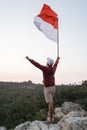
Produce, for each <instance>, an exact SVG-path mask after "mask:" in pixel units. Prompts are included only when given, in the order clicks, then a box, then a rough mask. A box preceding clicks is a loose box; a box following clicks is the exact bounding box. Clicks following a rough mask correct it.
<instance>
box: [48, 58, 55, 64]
mask: <svg viewBox="0 0 87 130" xmlns="http://www.w3.org/2000/svg"><path fill="white" fill-rule="evenodd" d="M53 64H54V60H53V59H52V58H47V65H48V66H52V65H53Z"/></svg>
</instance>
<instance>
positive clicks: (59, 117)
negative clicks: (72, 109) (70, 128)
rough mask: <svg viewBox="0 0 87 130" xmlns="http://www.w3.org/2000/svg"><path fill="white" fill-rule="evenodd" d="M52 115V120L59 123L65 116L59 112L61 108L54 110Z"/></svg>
mask: <svg viewBox="0 0 87 130" xmlns="http://www.w3.org/2000/svg"><path fill="white" fill-rule="evenodd" d="M54 113H55V115H54V118H55V120H56V121H59V120H60V119H62V118H63V117H64V116H65V114H64V113H63V112H62V111H61V107H58V108H55V110H54Z"/></svg>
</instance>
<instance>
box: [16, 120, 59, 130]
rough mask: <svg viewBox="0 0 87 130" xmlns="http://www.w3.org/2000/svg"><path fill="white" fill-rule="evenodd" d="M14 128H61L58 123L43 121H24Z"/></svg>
mask: <svg viewBox="0 0 87 130" xmlns="http://www.w3.org/2000/svg"><path fill="white" fill-rule="evenodd" d="M14 130H61V129H60V126H58V124H45V123H44V122H43V121H33V122H31V123H30V122H26V123H24V124H21V125H18V126H17V127H16V128H15V129H14Z"/></svg>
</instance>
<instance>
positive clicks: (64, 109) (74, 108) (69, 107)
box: [61, 102, 84, 114]
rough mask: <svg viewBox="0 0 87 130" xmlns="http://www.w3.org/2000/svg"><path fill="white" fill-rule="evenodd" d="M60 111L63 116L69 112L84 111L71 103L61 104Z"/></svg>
mask: <svg viewBox="0 0 87 130" xmlns="http://www.w3.org/2000/svg"><path fill="white" fill-rule="evenodd" d="M61 110H62V112H63V113H64V114H68V113H69V112H71V111H84V110H83V109H82V107H81V106H80V105H79V104H76V103H73V102H65V103H63V104H62V107H61Z"/></svg>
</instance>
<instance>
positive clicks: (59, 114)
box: [14, 102, 87, 130]
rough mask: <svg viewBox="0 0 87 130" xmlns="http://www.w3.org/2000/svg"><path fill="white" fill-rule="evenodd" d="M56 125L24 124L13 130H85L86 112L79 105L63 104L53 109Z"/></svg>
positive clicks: (86, 125)
mask: <svg viewBox="0 0 87 130" xmlns="http://www.w3.org/2000/svg"><path fill="white" fill-rule="evenodd" d="M54 117H55V120H56V123H49V124H48V123H45V122H44V121H33V122H29V121H28V122H25V123H24V124H20V125H18V126H17V127H16V128H15V129H14V130H87V112H86V111H85V110H83V109H82V107H81V106H80V105H79V104H75V103H72V102H65V103H64V104H62V107H59V108H55V115H54Z"/></svg>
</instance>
